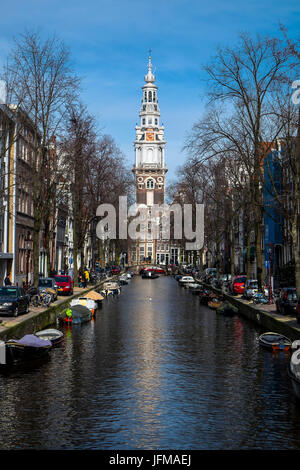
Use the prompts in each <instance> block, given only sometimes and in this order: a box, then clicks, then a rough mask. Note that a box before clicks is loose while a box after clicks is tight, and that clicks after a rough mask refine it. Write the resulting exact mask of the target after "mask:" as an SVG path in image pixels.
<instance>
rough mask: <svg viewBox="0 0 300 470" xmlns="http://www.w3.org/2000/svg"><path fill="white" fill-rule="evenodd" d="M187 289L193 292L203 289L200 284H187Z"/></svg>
mask: <svg viewBox="0 0 300 470" xmlns="http://www.w3.org/2000/svg"><path fill="white" fill-rule="evenodd" d="M186 287H187V289H190V290H191V291H192V290H197V289H198V290H199V289H200V288H201V286H200V284H198V283H197V282H191V283H187V284H186Z"/></svg>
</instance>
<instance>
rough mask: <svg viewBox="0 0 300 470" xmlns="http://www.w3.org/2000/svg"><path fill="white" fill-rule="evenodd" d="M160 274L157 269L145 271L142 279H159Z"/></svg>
mask: <svg viewBox="0 0 300 470" xmlns="http://www.w3.org/2000/svg"><path fill="white" fill-rule="evenodd" d="M158 277H159V275H158V274H157V273H156V272H155V271H144V272H143V274H142V279H157V278H158Z"/></svg>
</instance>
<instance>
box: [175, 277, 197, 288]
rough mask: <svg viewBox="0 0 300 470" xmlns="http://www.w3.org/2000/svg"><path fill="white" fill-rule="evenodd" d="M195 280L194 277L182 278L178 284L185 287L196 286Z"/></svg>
mask: <svg viewBox="0 0 300 470" xmlns="http://www.w3.org/2000/svg"><path fill="white" fill-rule="evenodd" d="M194 282H195V279H194V278H193V277H192V276H182V277H181V278H180V279H178V283H179V284H180V285H181V286H183V285H185V284H194Z"/></svg>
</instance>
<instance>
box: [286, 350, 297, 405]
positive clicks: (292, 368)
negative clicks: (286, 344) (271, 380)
mask: <svg viewBox="0 0 300 470" xmlns="http://www.w3.org/2000/svg"><path fill="white" fill-rule="evenodd" d="M292 348H293V345H292ZM288 375H289V377H290V379H291V381H292V387H293V391H294V394H295V395H296V397H297V398H298V399H299V400H300V350H299V349H297V350H296V351H294V352H293V354H292V356H291V360H290V363H289V367H288Z"/></svg>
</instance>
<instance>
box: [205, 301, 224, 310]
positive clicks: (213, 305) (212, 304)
mask: <svg viewBox="0 0 300 470" xmlns="http://www.w3.org/2000/svg"><path fill="white" fill-rule="evenodd" d="M207 305H208V307H209V308H211V309H212V310H217V309H218V308H219V307H221V305H222V302H221V300H219V299H212V300H210V301H209V302H208V303H207Z"/></svg>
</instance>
